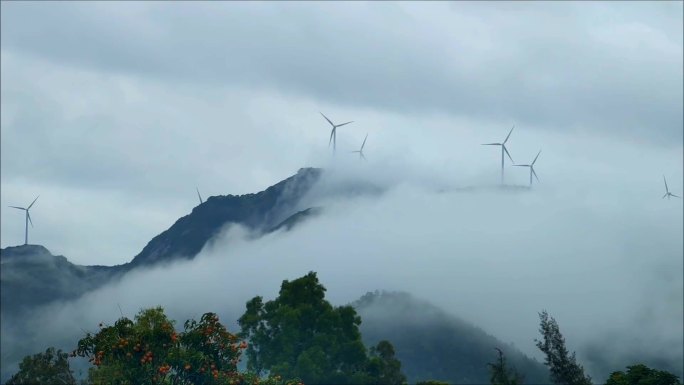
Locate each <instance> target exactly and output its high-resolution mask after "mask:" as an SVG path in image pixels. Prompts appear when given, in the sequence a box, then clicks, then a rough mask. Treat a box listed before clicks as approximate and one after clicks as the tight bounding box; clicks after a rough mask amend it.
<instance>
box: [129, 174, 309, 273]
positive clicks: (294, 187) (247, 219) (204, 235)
mask: <svg viewBox="0 0 684 385" xmlns="http://www.w3.org/2000/svg"><path fill="white" fill-rule="evenodd" d="M321 173H322V170H321V169H317V168H302V169H300V170H299V172H297V174H296V175H294V176H292V177H290V178H287V179H285V180H283V181H282V182H280V183H278V184H275V185H273V186H271V187H269V188H267V189H266V190H264V191H262V192H259V193H256V194H246V195H241V196H235V195H226V196H213V197H209V199H207V200H206V201H205V202H204V203H202V204H201V205H199V206H197V207H195V208H194V209H193V210H192V213H190V214H189V215H186V216H184V217H182V218H180V219H179V220H177V221H176V223H174V224H173V226H171V227H170V228H169V229H168V230H166V231H164V232H163V233H161V234H159V235H157V236H156V237H154V238H153V239H152V240H151V241H150V242H149V243H148V244H147V246H145V248H143V250H142V251H141V252H140V253H139V254H138V255H136V256H135V258H133V261H131V263H130V264H131V266H130V267H135V266H139V265H150V264H154V263H157V262H159V261H168V260H171V259H175V258H190V259H191V258H193V257H194V256H195V255H197V254H198V253H199V252H200V251H201V250H202V248H203V247H204V245H205V244H206V243H207V242H208V241H209V240H211V239H212V238H213V237H214V236H215V235H217V234H218V233H219V232H220V231H221V229H222V228H223V227H224V226H225V225H226V224H231V223H233V224H240V225H242V226H245V227H247V228H248V229H250V230H253V231H256V232H261V233H267V232H270V231H273V230H275V229H279V228H280V227H279V225H280V224H281V223H283V222H284V221H286V220H288V218H289V217H290V216H293V215H295V216H297V217H298V218H300V219H301V218H302V217H303V214H302V212H301V211H302V210H303V209H308V208H307V207H299V204H300V202H301V199H302V197H304V195H305V194H306V193H307V192H308V191H309V190H310V189H311V187H312V186H313V185H314V184H315V183H316V181H318V179H319V177H320V176H321ZM291 223H295V220H294V219H293V220H292V222H291Z"/></svg>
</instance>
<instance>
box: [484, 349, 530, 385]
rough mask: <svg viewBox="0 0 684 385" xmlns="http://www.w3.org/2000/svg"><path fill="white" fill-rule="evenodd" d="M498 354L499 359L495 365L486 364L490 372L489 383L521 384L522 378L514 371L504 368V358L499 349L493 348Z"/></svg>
mask: <svg viewBox="0 0 684 385" xmlns="http://www.w3.org/2000/svg"><path fill="white" fill-rule="evenodd" d="M495 349H496V351H497V352H498V353H499V357H498V359H497V360H496V362H495V363H493V364H492V363H488V364H487V366H489V370H490V372H491V378H490V382H491V384H492V385H520V384H522V382H523V376H522V375H520V374H519V373H518V372H516V371H515V369H511V368H508V367H507V366H506V357H504V354H503V352H502V351H501V349H499V348H495Z"/></svg>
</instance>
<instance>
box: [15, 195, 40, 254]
mask: <svg viewBox="0 0 684 385" xmlns="http://www.w3.org/2000/svg"><path fill="white" fill-rule="evenodd" d="M39 197H40V195H38V196H37V197H36V199H34V200H33V202H31V204H30V205H28V207H19V206H9V207H12V208H15V209H18V210H24V211H25V212H26V230H25V233H24V244H25V245H28V225H29V223H30V224H31V227H33V220H31V213H30V212H29V210H30V209H31V207H33V204H34V203H36V201H37V200H38V198H39Z"/></svg>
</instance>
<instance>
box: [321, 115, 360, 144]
mask: <svg viewBox="0 0 684 385" xmlns="http://www.w3.org/2000/svg"><path fill="white" fill-rule="evenodd" d="M319 114H321V116H323V117H324V118H325V120H327V121H328V123H330V125H331V126H332V130H331V131H330V140H328V147H330V143H332V144H333V152H335V150H336V149H337V127H342V126H344V125H347V124H349V123H354V121H353V120H352V121H350V122H346V123H342V124H335V123H333V122H332V121H331V120H330V119H328V117H327V116H325V115H323V113H322V112H320V111H319Z"/></svg>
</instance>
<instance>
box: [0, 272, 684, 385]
mask: <svg viewBox="0 0 684 385" xmlns="http://www.w3.org/2000/svg"><path fill="white" fill-rule="evenodd" d="M325 291H326V289H325V287H324V286H323V285H322V284H321V283H320V282H319V281H318V278H317V277H316V273H314V272H310V273H309V274H307V275H305V276H303V277H301V278H298V279H296V280H293V281H287V280H286V281H283V283H282V285H281V289H280V293H279V295H278V297H277V298H276V299H274V300H271V301H267V302H264V301H263V299H262V298H261V297H254V298H253V299H251V300H250V301H248V302H247V304H246V311H245V313H244V314H243V315H242V317H240V319H239V321H238V322H239V324H240V327H241V331H240V332H239V333H237V334H234V333H231V332H229V331H228V330H227V329H226V327H225V326H224V325H223V324H221V323H220V322H219V318H218V316H217V315H216V314H214V313H205V314H204V315H203V316H202V317H201V319H200V320H199V321H195V320H188V321H186V322H185V323H184V325H183V330H182V331H179V330H177V329H176V328H175V327H174V321H172V320H170V319H168V317H167V316H166V315H165V314H164V310H163V309H162V308H161V307H157V308H151V309H144V310H141V311H140V312H139V313H138V314H137V315H136V316H135V318H134V319H133V320H130V319H128V318H126V317H121V318H120V319H119V320H117V321H116V322H115V323H114V324H113V325H104V324H100V325H99V326H100V329H99V331H98V332H97V333H86V335H85V336H84V337H83V338H81V339H80V340H79V341H78V344H77V348H76V349H75V350H74V351H73V352H72V353H71V354H70V355H69V354H67V353H64V352H62V351H60V350H55V349H54V348H48V349H47V350H46V351H45V352H44V353H39V354H36V355H32V356H27V357H25V358H24V360H23V361H22V363H21V364H20V366H19V371H18V372H17V373H16V374H15V375H14V376H12V378H11V379H10V380H9V381H8V382H7V384H8V385H26V384H48V383H49V384H52V383H55V384H68V385H75V384H76V379H75V378H74V375H73V373H72V371H71V369H70V367H69V360H68V359H69V356H71V357H76V356H79V357H85V358H88V360H89V362H90V363H91V367H90V368H89V370H88V376H87V378H85V379H83V380H82V384H89V385H100V384H101V385H110V384H117V385H129V384H130V385H133V384H151V385H190V384H195V385H236V384H240V385H247V384H251V385H257V384H265V385H295V384H302V383H306V384H379V385H395V384H405V383H406V382H407V378H406V376H405V375H404V373H403V371H402V367H403V365H402V362H400V359H399V358H398V356H399V355H398V354H397V352H395V347H394V346H393V345H392V343H390V342H389V341H387V340H381V341H379V342H378V343H377V344H376V345H374V346H372V347H371V348H370V349H366V347H365V346H364V344H363V342H362V340H361V332H360V330H359V325H361V317H360V316H359V315H358V314H357V313H356V310H355V309H354V307H352V306H339V307H334V306H332V305H331V304H330V303H329V302H328V301H327V300H325ZM375 299H377V298H374V297H373V298H371V297H368V296H366V297H365V298H364V299H363V301H372V300H375ZM363 301H362V302H363ZM366 304H367V303H366ZM404 304H406V303H404ZM357 306H358V304H357ZM404 310H407V309H404ZM539 316H540V333H541V336H542V339H541V340H537V341H536V344H537V347H538V348H539V349H540V350H541V351H542V352H543V353H544V354H545V356H546V359H545V364H546V366H548V368H549V375H550V376H549V378H548V379H547V380H545V381H543V382H548V381H550V382H552V383H554V384H558V385H561V384H562V385H590V384H591V378H590V377H589V376H587V375H586V374H585V373H584V369H583V367H582V365H580V364H579V363H578V362H577V360H576V358H575V353H572V354H570V352H569V351H568V349H567V348H566V346H565V339H564V337H563V335H562V334H561V332H560V328H559V326H558V323H557V322H556V320H555V319H554V318H553V317H550V316H549V315H548V313H547V312H545V311H543V312H542V313H540V314H539ZM405 332H407V333H410V332H411V331H407V330H405ZM433 332H434V330H433ZM436 332H438V333H441V332H444V334H442V337H444V338H446V340H447V341H451V340H449V339H448V338H447V337H448V335H449V333H448V332H445V331H444V330H440V329H438V330H437V331H436ZM428 343H429V344H436V342H435V340H429V341H428ZM442 345H443V344H442ZM469 348H471V346H469V345H467V344H466V345H464V346H459V349H460V350H463V352H467V351H468V350H469ZM492 348H493V349H496V351H497V356H496V359H495V360H494V362H489V363H487V362H483V363H482V366H483V367H484V368H486V369H488V372H489V378H488V382H490V383H491V384H493V385H520V384H523V383H524V382H525V381H524V380H525V379H526V377H527V376H526V375H527V373H525V372H524V371H521V372H520V371H519V369H520V368H519V367H518V366H517V365H516V364H513V365H511V364H510V363H509V361H508V358H507V357H506V356H505V354H504V352H503V351H502V350H500V349H499V348H497V347H496V346H491V347H490V349H492ZM245 352H246V355H247V357H248V362H247V370H244V369H241V368H239V367H238V365H239V362H240V361H241V359H242V354H243V353H245ZM464 354H465V353H464ZM489 354H490V357H491V350H490V353H489ZM452 358H453V357H450V356H448V355H446V356H444V355H436V356H432V357H424V358H423V359H425V360H447V361H449V360H450V359H452ZM490 359H491V358H490ZM449 362H451V361H449ZM523 374H525V376H523ZM426 378H432V379H431V380H425V379H426ZM527 381H529V380H527ZM412 383H418V384H420V385H447V384H450V383H455V382H454V381H443V380H441V379H436V378H435V377H433V375H432V374H430V373H424V377H423V379H418V380H416V381H412ZM461 383H463V382H461ZM470 383H473V382H470ZM476 383H484V382H476ZM529 383H540V382H539V381H529ZM607 385H681V383H680V381H679V379H678V378H677V376H675V375H673V374H672V373H669V372H666V371H662V370H657V369H652V368H649V367H647V366H645V365H643V364H634V365H631V366H628V367H627V371H626V372H622V371H617V372H613V373H612V374H611V376H610V377H609V379H608V381H607Z"/></svg>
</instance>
